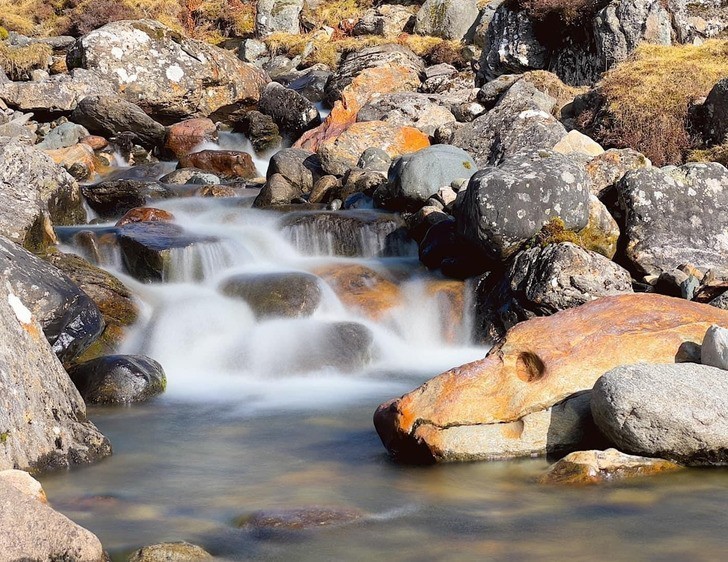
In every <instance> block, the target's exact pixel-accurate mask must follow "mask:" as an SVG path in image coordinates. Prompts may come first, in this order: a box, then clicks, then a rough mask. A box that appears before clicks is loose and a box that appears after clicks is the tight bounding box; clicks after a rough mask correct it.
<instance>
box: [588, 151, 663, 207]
mask: <svg viewBox="0 0 728 562" xmlns="http://www.w3.org/2000/svg"><path fill="white" fill-rule="evenodd" d="M650 166H652V163H651V162H650V160H649V159H648V158H647V157H646V156H645V155H644V154H640V153H639V152H637V151H636V150H632V149H631V148H623V149H617V148H610V149H609V150H607V151H605V152H603V153H602V154H599V155H598V156H595V157H594V158H592V159H591V160H589V162H588V163H587V165H586V171H587V173H588V174H589V177H590V178H591V192H592V193H593V194H594V195H596V196H597V197H599V198H602V197H608V191H609V190H610V188H612V187H614V185H615V184H616V183H617V182H618V181H619V180H621V179H622V178H623V177H624V175H625V174H626V173H627V172H629V171H631V170H640V169H642V168H649V167H650Z"/></svg>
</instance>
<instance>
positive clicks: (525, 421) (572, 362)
mask: <svg viewBox="0 0 728 562" xmlns="http://www.w3.org/2000/svg"><path fill="white" fill-rule="evenodd" d="M726 321H728V312H726V311H723V310H720V309H717V308H714V307H710V306H707V305H702V304H697V303H693V302H689V301H685V300H682V299H674V298H670V297H665V296H661V295H655V294H628V295H618V296H613V297H604V298H600V299H597V300H594V301H591V302H589V303H586V304H584V305H582V306H579V307H577V308H572V309H569V310H565V311H562V312H559V313H557V314H554V315H553V316H548V317H544V318H533V319H531V320H529V321H527V322H523V323H521V324H518V325H517V326H515V327H514V328H512V329H511V330H509V332H508V333H507V335H506V336H505V338H504V339H503V340H502V341H500V342H499V343H498V344H497V345H496V346H495V347H494V348H493V349H491V351H490V352H489V353H488V355H487V356H486V357H485V359H482V360H480V361H475V362H473V363H469V364H467V365H463V366H461V367H457V368H455V369H452V370H451V371H448V372H446V373H443V374H441V375H439V376H437V377H435V378H433V379H431V380H430V381H428V382H427V383H425V384H424V385H422V386H420V387H419V388H417V389H416V390H414V391H412V392H410V393H409V394H406V395H404V396H403V397H401V398H399V399H397V400H393V401H391V402H388V403H385V404H382V405H381V406H380V407H379V409H378V410H377V412H376V414H375V416H374V423H375V426H376V428H377V432H378V433H379V436H380V438H381V439H382V442H383V443H384V445H385V447H386V448H387V449H388V450H389V452H390V453H391V454H392V455H393V456H394V457H395V458H396V459H398V460H402V461H407V462H420V463H426V462H435V461H451V460H475V459H489V458H500V457H505V456H530V455H534V454H544V453H546V452H551V451H558V450H564V449H567V450H568V449H570V448H571V449H572V450H574V449H573V448H574V447H577V446H578V444H577V442H578V441H579V440H580V439H581V438H583V437H584V432H585V427H588V425H587V424H588V419H589V413H588V410H589V395H588V393H587V394H586V396H585V397H584V395H583V394H578V393H582V392H583V391H586V390H589V389H591V388H592V386H594V383H595V382H596V380H597V379H598V378H599V377H600V376H602V374H604V373H605V372H606V371H608V370H610V369H613V368H615V367H618V366H620V365H628V364H632V363H637V362H644V363H671V362H674V361H676V357H677V356H679V355H680V354H682V353H683V352H684V350H685V349H686V348H690V347H691V346H692V347H695V346H696V345H698V344H699V343H700V342H701V341H702V339H703V336H704V334H705V331H706V330H707V329H708V327H709V326H710V325H712V324H716V323H717V324H720V323H725V322H726ZM704 368H707V367H704ZM724 379H725V377H724ZM725 380H726V381H728V379H725ZM705 388H712V385H711V386H710V387H705ZM565 400H566V402H564V401H565ZM670 400H671V404H672V403H674V398H671V399H670ZM555 405H559V406H558V407H556V406H555ZM584 407H586V411H585V410H584ZM671 410H672V406H669V407H668V408H667V409H666V413H667V412H670V411H671ZM620 448H621V447H620ZM628 452H629V451H628ZM632 452H637V453H638V454H644V453H639V452H638V451H632ZM658 456H660V455H658Z"/></svg>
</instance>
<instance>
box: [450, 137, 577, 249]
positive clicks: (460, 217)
mask: <svg viewBox="0 0 728 562" xmlns="http://www.w3.org/2000/svg"><path fill="white" fill-rule="evenodd" d="M455 211H456V218H457V221H458V230H459V232H460V233H461V234H462V235H463V236H464V237H465V238H466V239H467V240H470V241H471V242H472V243H473V244H475V245H477V246H478V247H479V248H480V250H481V252H482V254H483V255H484V256H485V257H486V258H488V259H491V260H504V259H506V258H508V257H509V256H510V255H512V254H513V253H514V252H516V251H517V250H518V249H519V248H520V247H521V246H522V245H523V244H524V243H525V242H526V241H527V240H529V239H530V238H532V237H533V236H535V235H536V234H537V233H538V232H539V231H540V230H541V227H543V225H545V224H546V223H547V222H549V221H550V220H552V219H555V218H559V219H561V220H562V221H563V223H564V226H565V228H566V229H567V230H574V231H576V230H581V229H582V228H584V227H585V226H586V225H587V222H588V220H589V177H588V176H587V174H586V172H585V171H584V167H583V166H582V165H581V164H580V163H579V161H578V160H574V159H572V158H571V157H568V156H564V155H562V154H557V153H555V152H548V151H540V152H528V153H522V154H519V155H517V156H514V157H512V158H510V159H508V160H506V161H505V162H504V163H503V164H501V165H500V166H498V167H496V168H492V167H491V168H486V169H484V170H481V171H479V172H477V173H476V174H475V175H474V176H473V177H472V178H471V179H470V183H469V184H468V188H467V189H466V190H465V192H464V193H462V192H461V194H458V201H457V204H456V208H455Z"/></svg>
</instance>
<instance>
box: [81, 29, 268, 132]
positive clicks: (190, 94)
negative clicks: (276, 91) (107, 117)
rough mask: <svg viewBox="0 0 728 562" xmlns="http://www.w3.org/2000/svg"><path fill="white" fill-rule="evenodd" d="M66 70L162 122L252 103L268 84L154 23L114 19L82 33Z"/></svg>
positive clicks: (219, 52)
mask: <svg viewBox="0 0 728 562" xmlns="http://www.w3.org/2000/svg"><path fill="white" fill-rule="evenodd" d="M150 52H154V53H155V56H154V57H153V59H150V57H149V53H150ZM68 66H69V68H85V69H88V70H93V71H94V72H95V73H96V74H97V75H99V76H100V77H101V78H102V79H103V80H105V81H107V82H110V83H111V84H113V86H114V88H115V89H116V92H117V93H118V94H119V95H121V96H122V97H124V98H125V99H126V100H127V101H130V102H132V103H134V104H136V105H138V106H139V107H141V108H142V109H143V110H144V111H145V112H146V113H147V114H149V115H150V116H151V117H152V118H153V119H155V120H157V121H160V122H162V123H165V124H166V123H170V122H175V121H178V120H180V119H185V118H187V117H207V116H209V115H211V114H216V115H217V114H225V113H228V112H231V111H233V110H235V109H236V108H241V107H245V106H248V105H252V104H255V103H257V102H258V100H259V99H260V91H261V89H262V88H263V87H264V86H265V84H266V83H267V82H268V81H269V79H268V77H267V76H266V74H265V73H264V72H263V71H262V70H260V69H258V68H257V67H255V66H253V65H251V64H248V63H244V62H242V61H241V60H239V59H238V58H237V57H236V56H235V55H234V54H233V53H230V52H228V51H225V50H223V49H219V48H217V47H213V46H212V45H209V44H207V43H204V42H202V41H196V40H194V39H188V38H185V37H182V36H181V35H179V34H178V33H177V32H175V31H173V30H172V29H170V28H168V27H166V26H164V25H163V24H161V23H159V22H157V21H154V20H123V21H116V22H112V23H108V24H106V25H104V26H103V27H100V28H99V29H96V30H95V31H92V32H91V33H89V34H87V35H84V36H83V37H81V38H80V39H79V40H78V41H76V44H75V45H74V46H73V48H72V49H71V50H70V52H69V53H68Z"/></svg>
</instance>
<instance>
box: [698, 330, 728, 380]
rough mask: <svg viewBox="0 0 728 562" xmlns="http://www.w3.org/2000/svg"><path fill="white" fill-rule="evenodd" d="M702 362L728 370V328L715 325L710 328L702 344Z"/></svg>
mask: <svg viewBox="0 0 728 562" xmlns="http://www.w3.org/2000/svg"><path fill="white" fill-rule="evenodd" d="M700 362H701V363H702V364H703V365H709V366H710V367H717V368H718V369H723V370H728V330H726V329H725V328H722V327H720V326H715V325H713V326H711V327H710V328H708V331H707V332H706V333H705V337H704V338H703V344H702V345H701V346H700Z"/></svg>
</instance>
